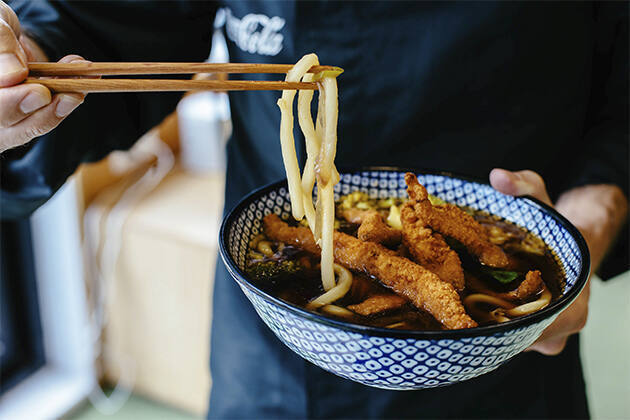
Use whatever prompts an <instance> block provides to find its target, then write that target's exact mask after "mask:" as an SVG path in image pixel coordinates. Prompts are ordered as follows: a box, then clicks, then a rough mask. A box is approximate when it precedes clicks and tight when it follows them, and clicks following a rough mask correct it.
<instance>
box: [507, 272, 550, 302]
mask: <svg viewBox="0 0 630 420" xmlns="http://www.w3.org/2000/svg"><path fill="white" fill-rule="evenodd" d="M542 288H543V279H542V274H540V271H538V270H532V271H528V272H527V274H526V275H525V280H523V281H522V282H521V284H520V285H519V286H518V287H517V288H516V290H512V291H511V292H509V294H510V295H512V296H514V297H516V298H517V299H519V300H526V299H529V298H531V297H533V296H535V295H536V294H538V292H540V291H541V290H542Z"/></svg>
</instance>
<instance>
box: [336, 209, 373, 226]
mask: <svg viewBox="0 0 630 420" xmlns="http://www.w3.org/2000/svg"><path fill="white" fill-rule="evenodd" d="M372 211H374V210H363V209H357V208H354V207H353V208H350V209H343V210H341V212H340V213H341V216H342V217H343V218H344V219H346V220H347V221H348V222H350V223H354V224H356V225H360V224H361V223H363V220H364V219H365V217H366V216H367V215H368V214H369V213H370V212H372Z"/></svg>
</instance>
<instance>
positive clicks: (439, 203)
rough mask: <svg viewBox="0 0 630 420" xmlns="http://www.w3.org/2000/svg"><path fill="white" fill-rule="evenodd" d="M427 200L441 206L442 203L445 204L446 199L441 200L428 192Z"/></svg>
mask: <svg viewBox="0 0 630 420" xmlns="http://www.w3.org/2000/svg"><path fill="white" fill-rule="evenodd" d="M429 201H430V202H431V204H433V205H434V206H443V205H444V204H446V201H444V200H442V199H441V198H440V197H436V196H435V195H433V194H429Z"/></svg>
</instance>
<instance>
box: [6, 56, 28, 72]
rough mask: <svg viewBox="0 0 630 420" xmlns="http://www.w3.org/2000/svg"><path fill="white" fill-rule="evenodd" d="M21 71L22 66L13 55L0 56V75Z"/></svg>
mask: <svg viewBox="0 0 630 420" xmlns="http://www.w3.org/2000/svg"><path fill="white" fill-rule="evenodd" d="M22 70H24V66H23V65H22V62H21V61H20V60H19V59H18V58H17V56H16V55H15V54H11V53H4V54H0V74H11V73H17V72H19V71H22Z"/></svg>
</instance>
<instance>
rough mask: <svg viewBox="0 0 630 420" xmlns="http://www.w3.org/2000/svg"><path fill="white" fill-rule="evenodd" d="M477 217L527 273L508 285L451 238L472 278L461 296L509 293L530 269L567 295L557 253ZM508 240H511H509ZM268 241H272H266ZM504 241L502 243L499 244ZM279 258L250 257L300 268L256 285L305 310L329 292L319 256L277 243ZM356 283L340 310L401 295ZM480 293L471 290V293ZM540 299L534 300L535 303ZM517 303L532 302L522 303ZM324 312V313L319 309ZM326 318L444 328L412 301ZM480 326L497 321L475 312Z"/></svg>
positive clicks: (514, 229) (350, 229)
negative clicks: (367, 312) (380, 297)
mask: <svg viewBox="0 0 630 420" xmlns="http://www.w3.org/2000/svg"><path fill="white" fill-rule="evenodd" d="M468 211H469V213H471V214H473V216H474V217H475V219H477V220H478V221H479V222H480V223H481V224H482V225H484V226H485V227H486V228H487V229H488V231H489V234H490V236H491V237H494V238H493V239H494V240H495V243H497V244H498V245H499V246H500V247H501V248H502V249H503V250H504V251H505V252H506V253H507V254H508V255H510V257H511V258H510V259H511V260H512V261H513V262H514V265H513V266H511V267H510V268H509V270H511V271H515V272H519V273H521V274H520V275H519V276H518V277H517V278H516V279H515V280H513V281H511V282H510V283H507V284H502V283H500V282H499V281H497V280H496V279H494V278H493V277H492V276H491V275H489V274H487V270H486V267H483V266H482V265H481V264H480V263H479V262H478V261H477V259H476V258H474V257H472V256H471V255H470V254H468V252H467V251H466V249H465V248H464V247H463V246H461V244H459V243H457V241H454V240H452V239H451V238H447V242H448V243H449V245H450V246H451V248H452V249H454V250H455V251H456V252H457V254H458V255H459V257H460V260H461V261H462V267H463V268H464V274H465V277H466V289H465V290H464V291H463V292H462V293H460V296H461V297H462V300H463V299H464V298H465V297H466V296H467V295H469V294H470V293H476V289H479V287H482V288H486V289H488V290H490V291H492V292H496V293H505V292H508V291H510V290H513V289H515V288H516V287H518V285H519V284H520V282H521V281H522V279H523V278H524V273H526V272H527V271H529V270H540V272H541V273H542V278H543V281H544V283H545V285H546V286H547V288H548V289H549V291H550V292H551V295H552V301H554V300H556V299H557V298H558V297H560V296H561V294H562V291H563V290H564V274H563V271H562V269H561V268H560V266H559V264H558V263H557V259H556V257H555V256H554V254H553V252H552V251H551V250H550V249H549V248H548V247H547V246H546V245H545V244H544V243H543V242H542V240H540V239H539V238H536V237H534V236H533V235H532V234H530V233H528V232H527V231H526V230H524V229H522V228H520V227H518V226H516V225H514V224H512V223H509V222H507V221H505V220H502V219H500V218H498V217H495V216H491V215H489V214H487V213H485V212H475V211H470V210H468ZM337 228H338V230H340V231H343V232H345V233H348V234H352V235H354V236H356V231H357V228H358V225H353V224H350V223H348V222H346V221H338V226H337ZM503 239H505V240H504V241H503ZM265 240H267V239H265ZM498 242H501V243H498ZM272 248H273V250H274V251H275V254H274V255H273V256H272V257H263V256H261V255H260V254H258V253H256V252H253V253H250V258H249V261H248V265H249V266H250V267H251V266H252V264H256V263H260V262H261V261H263V262H269V263H270V264H271V263H277V262H283V261H284V262H286V261H294V262H296V267H298V269H297V270H296V271H295V272H294V273H292V274H284V275H283V274H280V275H274V276H270V277H265V278H261V277H260V276H258V278H256V276H250V277H253V278H252V282H253V283H254V284H255V285H256V286H257V287H259V288H260V289H261V290H263V291H265V292H267V293H269V294H270V295H272V296H276V297H278V298H280V299H282V300H284V301H286V302H288V303H291V304H293V305H296V306H299V307H302V308H305V307H306V305H307V304H308V303H309V302H310V301H312V300H313V299H315V298H316V297H318V296H319V295H321V294H322V293H324V289H323V287H322V283H321V277H320V271H319V269H318V268H317V264H318V263H319V257H318V256H313V255H311V254H309V253H307V252H305V251H302V250H299V249H297V248H294V247H292V246H284V245H283V244H279V243H274V242H272ZM352 274H353V282H352V287H351V289H350V291H348V293H347V294H346V295H345V296H344V297H343V298H341V299H339V300H338V301H336V302H334V305H335V306H339V307H343V308H346V307H347V306H349V305H354V304H358V303H361V302H363V301H364V300H366V299H368V298H370V297H372V296H375V295H388V294H395V293H394V292H393V291H391V290H390V289H389V288H387V287H385V286H383V285H382V284H381V283H380V282H379V281H378V280H377V279H374V278H370V277H368V276H367V275H365V274H364V273H357V272H353V273H352ZM473 288H474V289H475V290H471V289H473ZM535 299H536V297H534V298H532V299H530V301H531V300H535ZM516 303H517V304H522V303H526V301H520V302H516ZM318 312H319V311H318ZM324 315H325V316H328V317H331V318H335V319H339V320H343V321H348V322H352V323H354V324H360V325H368V326H374V327H385V328H396V329H406V330H440V329H442V326H441V324H440V323H439V322H438V321H436V320H435V319H434V318H433V316H431V315H430V314H429V313H427V312H425V311H424V310H422V309H418V308H416V307H415V306H413V305H412V304H411V303H407V304H405V305H403V306H402V307H399V308H397V309H394V310H390V311H386V312H383V313H379V314H376V315H370V316H363V315H359V314H357V313H348V314H346V315H344V316H336V315H330V314H324ZM470 315H471V317H472V318H473V319H475V321H477V322H478V323H479V324H480V325H488V324H492V323H495V322H493V321H487V320H486V321H484V320H481V319H478V318H476V317H475V316H474V314H470Z"/></svg>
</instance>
